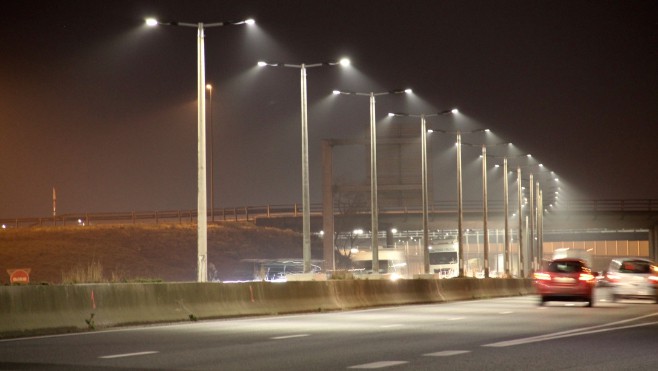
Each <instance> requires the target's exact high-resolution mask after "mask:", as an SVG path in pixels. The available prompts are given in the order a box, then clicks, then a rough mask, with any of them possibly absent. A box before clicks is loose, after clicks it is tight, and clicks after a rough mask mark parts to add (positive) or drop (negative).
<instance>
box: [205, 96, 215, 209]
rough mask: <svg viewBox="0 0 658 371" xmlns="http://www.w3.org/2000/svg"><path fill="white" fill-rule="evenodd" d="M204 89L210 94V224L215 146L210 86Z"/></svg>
mask: <svg viewBox="0 0 658 371" xmlns="http://www.w3.org/2000/svg"><path fill="white" fill-rule="evenodd" d="M206 88H207V89H208V93H209V94H210V96H209V98H210V99H209V100H210V104H209V106H210V107H208V109H209V110H210V125H209V126H210V220H211V221H212V222H214V221H215V175H214V169H215V161H214V158H215V156H214V146H215V145H214V144H215V136H214V135H213V132H212V126H213V125H212V85H210V84H208V85H206Z"/></svg>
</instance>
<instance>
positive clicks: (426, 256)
mask: <svg viewBox="0 0 658 371" xmlns="http://www.w3.org/2000/svg"><path fill="white" fill-rule="evenodd" d="M458 112H459V111H458V110H457V109H456V108H453V109H451V110H445V111H441V112H437V113H429V114H426V113H421V114H415V115H411V114H408V113H389V114H388V115H389V116H400V117H420V141H421V153H420V156H421V178H422V179H421V187H422V202H423V269H424V272H425V273H430V250H429V231H428V230H429V228H428V220H427V219H428V216H427V213H428V210H427V209H428V205H427V203H428V194H427V125H426V123H425V118H426V117H432V116H440V115H447V114H450V113H458Z"/></svg>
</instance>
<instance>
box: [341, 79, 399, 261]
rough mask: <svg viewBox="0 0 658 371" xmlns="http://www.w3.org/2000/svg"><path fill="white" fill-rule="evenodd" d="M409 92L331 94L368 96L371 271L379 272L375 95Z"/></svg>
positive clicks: (343, 92) (345, 92) (348, 92)
mask: <svg viewBox="0 0 658 371" xmlns="http://www.w3.org/2000/svg"><path fill="white" fill-rule="evenodd" d="M401 93H407V94H409V93H411V89H404V90H403V89H397V90H391V91H387V92H382V93H374V92H370V93H357V92H350V91H341V90H334V91H333V94H335V95H339V94H344V95H360V96H367V97H369V98H370V214H371V221H372V225H371V238H370V248H371V251H372V272H373V273H379V241H378V238H379V206H378V203H377V125H376V120H375V97H376V96H380V95H387V94H401Z"/></svg>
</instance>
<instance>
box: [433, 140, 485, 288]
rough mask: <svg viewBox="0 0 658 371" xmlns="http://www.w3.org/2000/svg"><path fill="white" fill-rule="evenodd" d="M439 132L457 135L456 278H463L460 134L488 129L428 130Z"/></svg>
mask: <svg viewBox="0 0 658 371" xmlns="http://www.w3.org/2000/svg"><path fill="white" fill-rule="evenodd" d="M435 131H436V132H439V133H442V134H456V135H457V239H458V242H457V245H458V251H459V253H458V256H459V275H458V277H464V229H463V224H464V209H463V196H462V134H473V133H481V132H489V129H478V130H473V131H468V132H462V131H461V130H457V131H455V132H451V131H446V130H439V129H430V130H429V132H430V133H433V132H435Z"/></svg>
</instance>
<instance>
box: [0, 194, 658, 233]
mask: <svg viewBox="0 0 658 371" xmlns="http://www.w3.org/2000/svg"><path fill="white" fill-rule="evenodd" d="M462 206H463V210H464V211H465V212H480V211H481V210H482V202H481V201H465V202H463V205H462ZM503 206H504V205H503V202H502V201H500V200H494V201H490V202H489V204H488V209H489V212H491V213H495V212H502V211H503V209H504V208H503ZM510 208H511V209H515V208H516V203H510ZM555 210H556V211H557V210H562V211H564V212H591V213H596V212H658V200H655V199H630V200H569V201H567V202H564V203H563V204H562V205H560V206H559V207H556V208H555ZM429 211H430V212H431V213H441V212H446V213H448V212H456V211H457V203H456V202H452V201H441V202H436V203H433V204H432V205H430V207H429ZM334 212H335V213H336V214H341V213H343V212H342V211H341V210H340V208H338V207H337V208H335V209H334ZM421 212H422V210H421V207H420V205H419V206H418V207H397V208H385V209H382V208H380V210H379V213H380V214H383V215H385V214H419V213H421ZM310 213H311V215H321V214H322V204H311V209H310ZM353 213H354V214H369V213H370V210H368V209H367V208H362V210H361V211H357V212H353ZM301 214H302V208H301V205H300V204H287V205H264V206H243V207H232V208H221V209H214V210H212V212H211V211H210V210H209V211H208V221H210V222H212V221H253V220H255V219H256V218H274V217H286V216H292V217H297V216H300V217H301ZM196 217H197V211H196V210H164V211H130V212H100V213H69V214H63V215H57V216H55V217H34V218H4V219H0V226H1V227H2V228H21V227H36V226H41V227H47V226H71V225H92V224H93V225H98V224H159V223H179V224H183V223H195V222H196Z"/></svg>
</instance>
